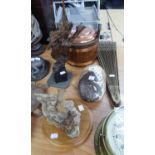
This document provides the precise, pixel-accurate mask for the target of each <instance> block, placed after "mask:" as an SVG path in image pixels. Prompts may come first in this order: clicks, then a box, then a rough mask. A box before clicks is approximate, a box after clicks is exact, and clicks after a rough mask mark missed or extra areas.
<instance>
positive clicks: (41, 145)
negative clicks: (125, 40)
mask: <svg viewBox="0 0 155 155" xmlns="http://www.w3.org/2000/svg"><path fill="white" fill-rule="evenodd" d="M42 57H44V58H45V59H46V60H48V61H49V62H51V63H53V60H52V58H51V55H50V50H48V51H46V52H45V53H43V54H42ZM117 57H118V68H119V80H120V81H119V82H120V91H121V98H122V101H123V96H124V88H123V87H124V83H123V82H124V75H123V74H124V48H123V46H119V47H117ZM95 63H98V62H97V60H96V62H95ZM66 67H67V70H68V71H70V72H72V74H73V78H72V81H71V84H70V86H69V87H68V88H67V89H66V93H65V97H66V98H73V99H79V100H80V101H81V103H83V104H86V105H87V106H88V107H89V109H90V111H91V113H92V116H93V129H92V132H91V133H90V135H89V137H88V139H87V140H86V141H85V142H84V143H83V144H82V145H80V146H78V147H75V148H73V149H72V150H69V151H68V152H64V153H59V152H54V151H53V150H52V149H51V144H50V143H49V142H48V141H47V139H46V137H45V136H44V135H43V132H42V124H41V117H37V116H33V115H32V122H31V123H32V132H31V133H32V139H31V141H32V146H31V147H32V155H95V150H94V134H95V130H96V128H97V126H98V124H99V122H100V121H101V119H102V118H104V117H105V116H107V115H108V114H109V113H110V112H111V111H112V109H113V107H112V106H111V102H112V101H111V99H110V97H109V94H108V93H107V92H106V93H105V95H104V97H103V99H102V100H101V101H100V102H99V103H86V102H84V101H83V100H81V99H80V97H79V93H78V89H77V85H78V80H79V76H80V73H81V71H82V69H83V68H82V67H73V66H70V65H68V64H67V65H66ZM50 75H51V72H50V73H49V74H48V75H47V76H46V77H45V78H44V79H43V80H40V81H39V82H38V83H46V81H47V79H48V78H49V76H50ZM48 92H49V93H53V92H57V89H56V88H53V87H50V88H49V89H48Z"/></svg>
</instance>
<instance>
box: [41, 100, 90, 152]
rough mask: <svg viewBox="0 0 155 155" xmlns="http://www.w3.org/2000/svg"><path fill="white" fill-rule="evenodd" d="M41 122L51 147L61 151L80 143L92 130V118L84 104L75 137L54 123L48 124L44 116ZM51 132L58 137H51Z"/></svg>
mask: <svg viewBox="0 0 155 155" xmlns="http://www.w3.org/2000/svg"><path fill="white" fill-rule="evenodd" d="M74 102H75V101H74ZM78 105H79V104H76V106H78ZM83 106H84V105H83ZM42 122H43V125H42V127H43V133H44V135H45V136H46V137H47V139H48V141H49V142H50V143H51V147H52V149H53V150H54V151H59V152H63V151H67V150H68V149H71V148H74V147H75V146H77V145H80V144H82V143H83V142H84V141H85V140H86V139H87V138H88V136H89V134H90V132H91V130H92V123H93V120H92V117H91V114H90V111H89V109H88V108H87V107H86V106H84V111H82V112H81V122H80V135H79V136H78V137H76V138H70V137H68V136H67V135H66V133H65V132H64V131H63V130H62V129H59V128H57V127H55V126H54V125H51V124H49V122H48V121H47V118H45V117H43V119H42ZM51 133H57V134H58V138H56V139H51V138H50V137H51Z"/></svg>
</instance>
